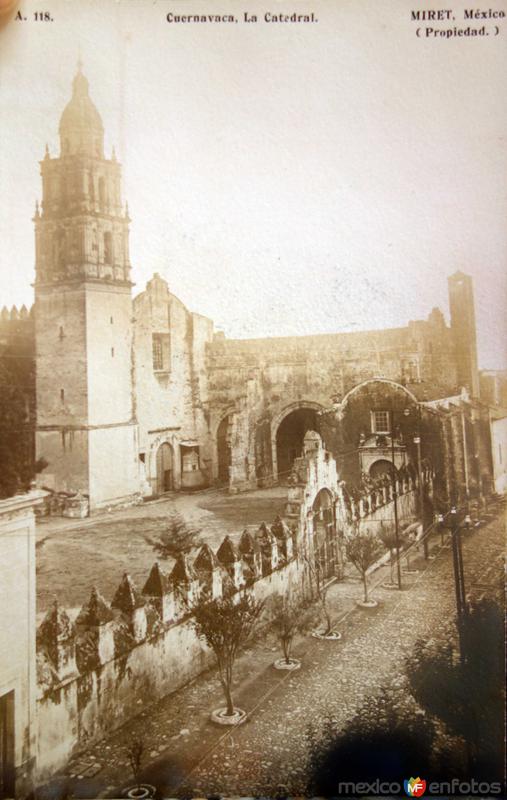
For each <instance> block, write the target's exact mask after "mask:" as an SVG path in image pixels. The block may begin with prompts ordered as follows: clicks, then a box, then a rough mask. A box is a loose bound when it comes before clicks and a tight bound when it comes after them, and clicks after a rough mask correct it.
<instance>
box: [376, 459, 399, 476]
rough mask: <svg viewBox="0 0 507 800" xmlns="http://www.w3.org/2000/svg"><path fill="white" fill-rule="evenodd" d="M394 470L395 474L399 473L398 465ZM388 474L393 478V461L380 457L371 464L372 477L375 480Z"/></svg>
mask: <svg viewBox="0 0 507 800" xmlns="http://www.w3.org/2000/svg"><path fill="white" fill-rule="evenodd" d="M394 471H395V474H398V470H397V469H396V467H395V468H394ZM386 475H387V477H388V478H392V476H393V462H392V461H388V460H387V459H386V458H379V459H378V460H377V461H374V462H373V464H372V465H371V466H370V478H372V479H373V480H375V479H376V478H384V477H385V476H386Z"/></svg>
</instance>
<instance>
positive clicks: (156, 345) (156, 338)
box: [152, 333, 171, 372]
mask: <svg viewBox="0 0 507 800" xmlns="http://www.w3.org/2000/svg"><path fill="white" fill-rule="evenodd" d="M170 345H171V340H170V336H169V334H168V333H154V334H153V335H152V357H153V371H154V372H169V371H170V369H171V347H170Z"/></svg>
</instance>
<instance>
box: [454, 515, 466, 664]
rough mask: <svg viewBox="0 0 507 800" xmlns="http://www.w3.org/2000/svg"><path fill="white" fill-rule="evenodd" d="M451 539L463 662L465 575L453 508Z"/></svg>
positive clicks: (458, 530)
mask: <svg viewBox="0 0 507 800" xmlns="http://www.w3.org/2000/svg"><path fill="white" fill-rule="evenodd" d="M450 516H451V526H450V527H451V539H452V560H453V567H454V589H455V592H456V612H457V627H458V637H459V650H460V658H461V661H462V662H463V661H464V660H465V653H464V650H463V620H464V617H465V616H466V615H467V614H468V605H467V601H466V597H465V574H464V570H463V551H462V549H461V536H460V527H459V521H458V511H457V509H456V507H455V506H453V507H452V508H451V514H450Z"/></svg>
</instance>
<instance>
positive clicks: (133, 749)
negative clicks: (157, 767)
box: [125, 737, 146, 788]
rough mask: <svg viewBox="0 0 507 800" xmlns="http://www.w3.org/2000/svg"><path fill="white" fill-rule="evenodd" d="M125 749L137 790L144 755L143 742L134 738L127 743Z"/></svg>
mask: <svg viewBox="0 0 507 800" xmlns="http://www.w3.org/2000/svg"><path fill="white" fill-rule="evenodd" d="M125 749H126V752H127V758H128V762H129V764H130V768H131V770H132V775H133V776H134V781H135V784H136V787H137V788H139V786H140V777H141V767H142V763H143V760H144V756H145V753H146V747H145V744H144V740H143V739H142V738H141V737H134V738H132V739H131V740H130V741H129V743H128V744H127V747H126V748H125Z"/></svg>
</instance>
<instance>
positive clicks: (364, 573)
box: [363, 570, 368, 603]
mask: <svg viewBox="0 0 507 800" xmlns="http://www.w3.org/2000/svg"><path fill="white" fill-rule="evenodd" d="M363 584H364V602H365V603H367V602H368V578H367V577H366V570H365V571H364V572H363Z"/></svg>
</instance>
